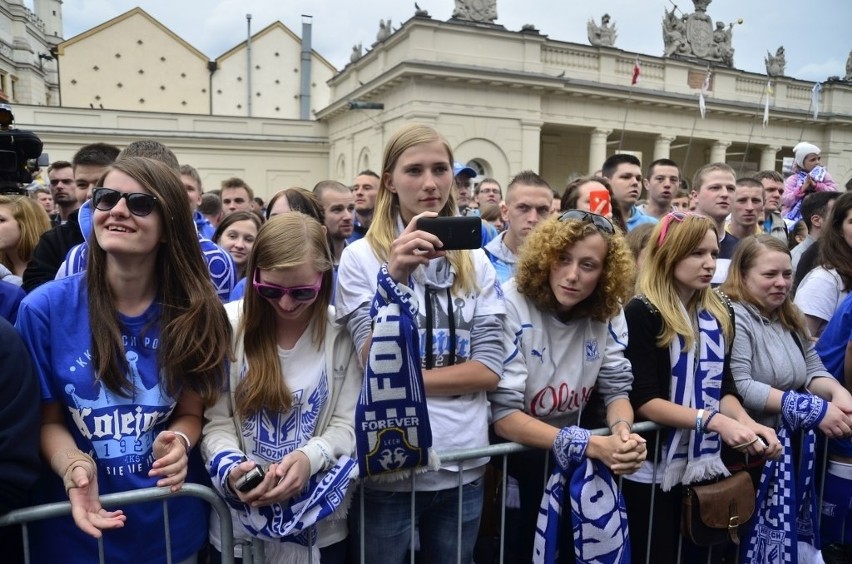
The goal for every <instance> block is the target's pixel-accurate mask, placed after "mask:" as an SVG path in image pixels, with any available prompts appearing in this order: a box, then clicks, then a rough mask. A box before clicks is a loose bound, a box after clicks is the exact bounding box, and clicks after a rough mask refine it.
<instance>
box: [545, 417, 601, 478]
mask: <svg viewBox="0 0 852 564" xmlns="http://www.w3.org/2000/svg"><path fill="white" fill-rule="evenodd" d="M591 436H592V434H591V433H590V432H589V431H588V430H587V429H583V428H582V427H577V426H576V425H572V426H570V427H562V429H560V430H559V434H558V435H556V439H555V440H554V441H553V447H551V450H552V451H553V457H554V458H556V463H557V464H559V467H560V468H562V469H563V470H568V469H569V468H570V467H571V466H572V465H573V464H577V463H579V462H582V460H583V457H584V456H585V455H586V448H587V447H588V446H589V438H590V437H591Z"/></svg>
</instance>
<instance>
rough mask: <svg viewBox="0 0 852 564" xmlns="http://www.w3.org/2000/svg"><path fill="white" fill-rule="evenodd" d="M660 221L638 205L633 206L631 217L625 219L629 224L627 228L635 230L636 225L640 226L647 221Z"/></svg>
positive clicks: (652, 222) (653, 223)
mask: <svg viewBox="0 0 852 564" xmlns="http://www.w3.org/2000/svg"><path fill="white" fill-rule="evenodd" d="M658 221H659V220H658V219H657V218H656V217H651V216H650V215H648V214H646V213H645V212H643V211H642V210H640V209H639V208H638V207H636V206H633V208H632V211H631V213H630V217H628V218H627V219H626V220H625V223H626V224H627V230H628V231H633V229H634V228H635V227H638V226H640V225H643V224H645V223H650V224H652V225H656V223H657V222H658Z"/></svg>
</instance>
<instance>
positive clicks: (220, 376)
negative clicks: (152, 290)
mask: <svg viewBox="0 0 852 564" xmlns="http://www.w3.org/2000/svg"><path fill="white" fill-rule="evenodd" d="M112 171H120V172H123V173H124V174H126V175H128V176H129V177H131V178H132V179H134V180H135V181H136V182H138V183H139V184H141V185H142V186H143V187H144V188H145V189H146V190H148V191H149V192H150V193H151V194H152V195H154V196H155V197H156V198H157V202H156V209H155V211H154V212H153V213H159V214H160V215H161V217H162V225H163V233H162V236H163V241H164V242H163V243H161V244H160V248H159V250H158V252H157V260H156V266H155V272H156V280H157V281H158V283H159V287H158V289H157V299H158V300H160V302H161V304H162V311H161V312H160V318H159V325H160V343H161V346H160V348H159V357H158V364H159V367H160V370H161V374H162V380H163V381H162V385H163V388H164V390H165V391H166V392H167V393H168V394H169V395H170V396H172V397H174V398H177V397H178V395H179V394H180V392H181V391H182V390H184V389H188V390H191V391H193V392H195V393H197V394H198V395H199V396H200V397H201V399H202V401H203V402H204V403H205V404H206V405H211V404H212V403H214V402H215V401H216V398H217V397H218V393H219V390H220V389H222V384H223V383H224V381H225V376H226V374H227V370H226V366H225V362H224V361H225V359H226V358H229V357H230V356H231V354H230V348H231V324H230V323H229V322H228V317H227V315H226V314H225V309H224V308H223V307H222V303H221V302H220V301H219V298H218V297H217V296H216V292H215V290H214V288H213V285H212V284H211V283H210V275H209V272H208V270H207V267H206V265H205V264H204V259H203V258H202V256H201V248H200V247H199V246H198V235H197V234H196V231H195V226H194V225H193V222H192V212H191V211H190V208H189V200H188V199H187V197H186V188H184V187H183V184H182V183H181V181H180V177H179V176H178V175H177V172H175V171H174V170H172V169H170V168H169V167H168V166H166V165H164V164H163V163H161V162H158V161H155V160H152V159H147V158H143V157H128V158H125V159H121V160H120V161H118V162H116V163H113V164H112V166H110V167H109V168H108V169H107V170H106V172H105V173H104V175H103V176H102V177H101V179H100V182H99V184H103V181H104V178H105V177H106V176H107V175H108V174H109V173H110V172H112ZM95 213H98V212H95ZM86 279H87V284H88V296H89V324H90V326H91V330H92V349H91V350H92V362H93V363H94V366H95V369H96V373H97V377H98V378H99V379H100V380H101V381H102V382H103V384H104V385H105V386H106V387H107V388H109V389H110V390H111V391H112V392H114V393H116V394H119V395H123V396H125V397H130V396H131V395H132V394H133V392H134V390H133V384H132V382H130V381H129V380H128V379H127V376H126V373H127V361H126V359H125V358H124V354H123V353H122V351H123V349H124V346H123V343H122V338H121V328H120V326H119V321H118V311H117V310H116V307H115V302H114V301H113V298H112V294H113V292H112V289H111V288H110V285H109V283H108V282H107V253H106V251H104V250H103V248H101V247H100V245H99V244H98V241H97V238H96V237H92V238H91V239H90V241H89V257H88V267H87V268H86Z"/></svg>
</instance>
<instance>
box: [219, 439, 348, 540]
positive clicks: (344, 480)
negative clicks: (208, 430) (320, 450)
mask: <svg viewBox="0 0 852 564" xmlns="http://www.w3.org/2000/svg"><path fill="white" fill-rule="evenodd" d="M243 460H244V458H243V455H242V453H241V452H239V451H233V450H227V451H222V452H220V453H218V454H217V455H216V456H215V457H214V458H213V460H211V461H210V475H211V478H212V479H213V484H214V485H215V486H216V489H217V490H219V493H221V494H222V497H223V498H224V500H225V501H226V502H227V503H228V505H230V506H231V507H232V508H234V509H235V510H236V513H237V515H238V516H239V521H240V524H242V526H243V527H245V529H246V531H248V532H249V533H250V534H251V535H252V536H255V537H258V538H261V539H264V540H268V541H278V542H294V543H297V544H300V545H302V546H310V545H313V544H316V540H317V531H316V527H315V526H314V525H316V524H317V523H319V522H320V521H321V520H323V519H325V518H326V517H328V516H330V515H331V514H332V513H334V512H335V511H336V510H337V509H338V508H340V507H341V506H343V505H344V500H345V499H346V491H347V489H348V488H349V484H350V482H351V481H352V480H354V479H355V478H357V477H358V467H357V465H356V464H355V461H354V460H352V459H351V458H349V457H348V456H341V457H340V458H339V459H338V460H337V464H335V465H334V466H332V467H331V468H329V469H328V471H326V472H318V473H316V474H314V475H313V476H311V477H310V478H309V479H308V483H307V484H306V485H305V487H304V488H303V489H302V491H301V492H299V493H298V494H297V495H295V496H294V497H292V498H290V499H288V500H287V501H285V502H283V503H273V504H272V505H265V506H262V507H252V506H251V505H246V504H244V503H243V502H242V501H240V499H239V498H238V497H237V496H236V495H235V494H234V493H233V492H231V491H230V487H228V486H227V481H228V474H229V473H230V471H231V469H233V467H234V466H236V465H237V464H239V463H240V462H242V461H243Z"/></svg>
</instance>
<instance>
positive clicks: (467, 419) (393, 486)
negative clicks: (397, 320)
mask: <svg viewBox="0 0 852 564" xmlns="http://www.w3.org/2000/svg"><path fill="white" fill-rule="evenodd" d="M470 252H471V254H472V258H473V263H474V268H475V271H476V285H477V287H478V288H479V291H478V292H471V293H468V294H466V295H465V296H463V297H462V296H457V295H455V294H453V295H452V304H450V303H448V298H447V291H446V288H441V287H440V286H441V285H444V284H447V285H448V284H449V283H451V281H452V276H454V273H452V274H450V271H449V269H448V268H445V269H439V268H436V267H437V266H438V263H439V262H443V263H444V264H445V265H448V263H446V261H445V259H434V260H433V261H431V264H430V266H429V268H428V269H427V268H426V267H423V266H420V267H418V268H417V270H415V271H414V274H413V275H412V280H413V288H412V289H413V290H414V292H415V294H416V296H417V302H418V307H419V312H418V314H417V324H418V327H419V329H420V331H419V333H420V347H421V353H422V350H423V349H424V347H425V346H426V330H425V328H426V321H425V320H426V317H425V316H426V306H425V303H426V301H425V292H426V281H427V276H428V277H432V278H434V277H436V271H438V272H441V273H443V274H448V275H449V276H450V277H449V278H443V279H439V280H434V279H432V280H431V282H430V287H431V288H432V290H431V303H432V311H433V331H432V336H433V337H432V340H433V347H432V348H433V352H434V367H436V368H438V367H441V366H446V365H448V364H449V362H448V358H449V354H448V353H449V347H448V345H449V335H448V331H447V327H448V322H449V314H448V311H449V309H448V308H450V307H452V315H453V318H454V321H455V327H456V330H455V339H456V346H455V351H456V363H457V364H460V363H463V362H466V361H468V360H470V359H471V355H472V352H473V350H474V349H475V347H476V343H473V342H472V341H471V329H472V327H473V324H474V322H475V319H476V318H478V317H484V316H488V317H493V316H495V315H497V316H503V315H505V313H506V306H505V304H504V302H503V296H502V291H501V289H500V284H499V282H498V281H497V277H496V273H495V272H494V267H493V266H492V265H491V262H490V261H489V260H488V257H487V256H486V255H485V253H484V252H483V251H482V250H481V249H476V250H473V251H470ZM380 267H381V263H380V262H379V260H378V258H377V257H376V255H375V254H373V251H372V248H371V247H370V245H369V243H368V242H367V240H366V239H360V240H358V241H355V242H354V243H352V244H351V245H349V246H348V247H346V249H344V251H343V256H342V257H341V259H340V268H339V269H338V274H337V282H338V285H337V302H336V310H337V319H338V320H341V319H344V318H346V317H347V316H349V315H350V314H352V313H353V312H355V313H356V315H360V314H362V310H360V309H359V308H361V306H363V305H364V304H369V303H370V301H371V300H372V299H373V297H374V296H375V294H376V275H377V274H378V272H379V269H380ZM435 286H438V288H437V289H436V288H435ZM493 338H494V339H495V340H496V341H497V342H499V343H500V346H501V347H502V335H500V334H499V332H498V333H497V334H496V335H494V336H493ZM356 346H358V343H356ZM421 358H423V354H421ZM497 370H498V371H499V370H500V368H499V367H497ZM427 406H428V411H429V422H430V425H431V428H432V446H433V449H434V450H435V451H436V452H438V453H441V452H447V451H450V450H459V449H470V448H478V447H484V446H487V445H488V402H487V400H486V396H485V392H484V391H482V392H475V393H471V394H463V395H459V396H453V397H448V396H428V397H427ZM487 461H488V459H487V458H480V459H476V460H467V461H464V463H463V464H464V471H465V478H464V480H463V481H465V482H470V481H472V480H475V479H476V478H478V477H479V476H481V475H482V473H483V472H484V468H483V466H484V465H485V463H486V462H487ZM472 469H476V471H475V472H469V470H472ZM458 471H459V464H458V463H448V464H445V465H443V466H442V467H441V471H439V472H428V473H425V474H422V475H419V476H418V478H417V481H416V484H417V486H416V487H417V489H418V490H425V491H430V490H431V491H435V490H441V489H446V488H449V487H454V486H458V474H457V472H458ZM402 482H403V483H400V482H399V481H395V482H391V483H371V486H370V487H376V488H381V489H386V490H394V491H408V490H410V483H409V482H408V481H406V480H403V481H402Z"/></svg>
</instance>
